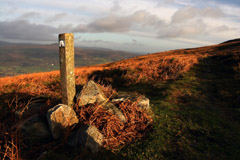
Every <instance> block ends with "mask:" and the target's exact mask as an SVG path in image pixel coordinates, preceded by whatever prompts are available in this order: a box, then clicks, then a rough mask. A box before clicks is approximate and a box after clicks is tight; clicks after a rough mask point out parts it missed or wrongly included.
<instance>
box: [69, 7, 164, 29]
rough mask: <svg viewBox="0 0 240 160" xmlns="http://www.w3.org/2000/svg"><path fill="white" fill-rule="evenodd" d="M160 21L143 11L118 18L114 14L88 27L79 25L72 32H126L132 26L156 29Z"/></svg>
mask: <svg viewBox="0 0 240 160" xmlns="http://www.w3.org/2000/svg"><path fill="white" fill-rule="evenodd" d="M161 23H162V21H161V20H160V19H159V18H158V17H156V16H155V15H152V14H150V13H149V12H146V11H144V10H140V11H136V12H135V13H133V14H132V15H127V16H119V15H116V14H113V15H109V16H106V17H103V18H100V19H97V20H95V21H93V22H91V23H89V24H88V25H84V24H80V25H78V26H77V27H76V28H74V29H73V31H74V32H128V31H129V30H130V29H131V27H132V26H133V25H134V24H138V25H142V26H151V27H154V26H155V27H156V26H157V25H158V24H161Z"/></svg>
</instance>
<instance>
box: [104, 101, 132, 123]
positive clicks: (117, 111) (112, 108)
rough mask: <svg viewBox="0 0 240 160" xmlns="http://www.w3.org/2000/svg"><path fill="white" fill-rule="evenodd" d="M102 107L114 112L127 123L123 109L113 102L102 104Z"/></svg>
mask: <svg viewBox="0 0 240 160" xmlns="http://www.w3.org/2000/svg"><path fill="white" fill-rule="evenodd" d="M102 107H103V108H104V109H106V110H107V111H108V112H110V113H112V114H113V115H116V116H117V118H118V119H119V120H120V121H122V122H123V123H126V121H127V120H126V117H125V116H124V115H123V113H122V111H121V110H120V109H119V108H117V107H116V106H115V105H114V104H113V103H111V102H106V103H104V104H102Z"/></svg>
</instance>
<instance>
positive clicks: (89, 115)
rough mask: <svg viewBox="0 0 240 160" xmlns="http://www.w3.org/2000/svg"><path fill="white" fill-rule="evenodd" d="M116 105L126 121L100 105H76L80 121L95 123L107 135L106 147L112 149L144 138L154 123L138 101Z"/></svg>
mask: <svg viewBox="0 0 240 160" xmlns="http://www.w3.org/2000/svg"><path fill="white" fill-rule="evenodd" d="M115 105H116V106H118V107H119V108H120V109H121V111H122V112H123V114H124V116H125V117H126V119H127V122H126V123H123V122H121V121H120V120H119V119H118V118H117V117H116V116H115V115H113V114H111V113H109V112H108V111H106V110H105V109H103V108H102V106H100V105H97V104H94V105H88V106H82V107H78V106H76V111H77V115H78V117H79V119H80V122H81V123H84V124H90V125H95V126H96V127H97V128H98V129H99V131H100V132H101V133H102V134H103V135H104V137H105V140H104V147H105V148H107V149H109V148H111V150H114V149H117V148H118V147H121V146H123V145H125V144H129V143H131V142H133V141H134V140H135V139H139V138H142V137H143V136H144V135H145V134H146V133H147V131H148V130H149V129H150V128H151V125H152V123H153V120H152V118H151V117H150V116H149V115H148V114H147V112H146V111H144V110H141V109H140V108H138V107H137V104H136V103H133V102H131V101H129V100H127V101H124V102H121V103H116V104H115Z"/></svg>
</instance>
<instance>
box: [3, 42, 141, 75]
mask: <svg viewBox="0 0 240 160" xmlns="http://www.w3.org/2000/svg"><path fill="white" fill-rule="evenodd" d="M58 54H59V51H58V44H31V43H28V44H27V43H9V42H4V41H0V57H1V58H0V77H4V76H15V75H19V74H24V73H34V72H45V71H51V70H58V69H59V55H58ZM139 55H140V54H135V53H131V52H125V51H117V50H112V49H107V48H98V47H93V48H91V47H75V66H76V67H80V66H88V65H96V64H102V63H108V62H113V61H118V60H122V59H126V58H131V57H135V56H139Z"/></svg>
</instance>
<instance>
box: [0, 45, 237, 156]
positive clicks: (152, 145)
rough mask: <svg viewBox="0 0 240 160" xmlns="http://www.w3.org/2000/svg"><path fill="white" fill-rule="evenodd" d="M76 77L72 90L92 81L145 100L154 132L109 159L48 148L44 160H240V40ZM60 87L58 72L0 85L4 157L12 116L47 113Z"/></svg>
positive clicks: (164, 54)
mask: <svg viewBox="0 0 240 160" xmlns="http://www.w3.org/2000/svg"><path fill="white" fill-rule="evenodd" d="M75 72H76V83H77V85H78V86H82V85H83V84H85V83H86V82H87V80H88V79H94V80H95V81H98V82H99V83H103V84H105V85H106V84H111V85H112V87H113V88H114V89H116V90H117V91H118V92H128V93H131V92H137V93H140V94H145V95H146V96H147V97H148V98H150V102H151V106H152V110H153V112H154V114H155V115H154V124H153V126H152V131H150V132H148V133H146V136H145V137H144V138H143V139H140V140H137V141H135V143H130V144H127V145H126V146H125V147H123V148H122V149H120V150H115V151H114V153H113V152H112V151H111V149H110V150H105V151H102V152H101V153H100V154H98V155H91V154H89V153H87V152H86V153H85V152H82V150H81V149H75V150H67V149H66V148H64V147H62V148H58V149H57V150H56V149H54V148H48V154H47V155H46V157H45V158H46V159H47V158H48V159H59V158H60V157H61V159H75V158H77V157H78V158H82V159H91V158H92V159H94V158H98V159H223V160H224V159H240V156H239V149H240V134H239V133H240V119H239V117H240V97H239V95H240V41H230V42H227V43H222V44H219V45H214V46H207V47H201V48H193V49H183V50H173V51H167V52H160V53H154V54H150V55H145V56H139V57H135V58H131V59H127V60H122V61H118V62H114V63H108V64H103V65H97V66H89V67H82V68H77V69H76V71H75ZM59 81H60V80H59V72H57V71H53V72H48V73H35V74H26V75H20V76H16V77H6V78H0V102H1V105H0V107H1V108H0V110H1V112H0V121H1V122H3V123H2V124H1V125H0V131H1V133H0V135H1V137H0V138H1V139H0V145H1V148H2V149H1V152H2V153H4V152H5V148H6V147H4V144H5V143H4V142H5V141H4V139H6V137H8V135H6V134H5V133H6V132H8V133H9V132H10V131H11V129H10V128H11V127H12V125H13V124H14V123H15V120H14V118H11V115H13V114H14V111H15V110H16V109H18V108H21V107H23V106H24V104H26V103H27V102H28V101H29V100H30V99H31V98H35V100H38V102H39V101H40V102H41V103H43V104H44V105H45V107H46V109H48V108H49V107H52V106H54V105H55V104H57V103H59V102H60V95H61V91H60V84H59ZM8 138H10V137H8ZM10 139H11V138H10ZM13 141H14V140H13ZM13 143H17V142H15V141H14V142H13ZM9 145H11V143H10V144H9ZM46 148H47V147H46ZM25 152H26V150H25ZM31 152H34V153H39V150H38V149H37V148H35V149H34V148H32V149H31ZM0 154H1V153H0ZM19 154H20V155H21V154H23V153H19ZM25 154H26V153H25ZM2 155H3V154H2ZM26 155H28V156H29V154H26ZM32 156H33V155H32ZM35 156H38V155H35ZM31 158H36V157H29V159H31Z"/></svg>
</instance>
